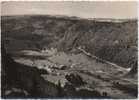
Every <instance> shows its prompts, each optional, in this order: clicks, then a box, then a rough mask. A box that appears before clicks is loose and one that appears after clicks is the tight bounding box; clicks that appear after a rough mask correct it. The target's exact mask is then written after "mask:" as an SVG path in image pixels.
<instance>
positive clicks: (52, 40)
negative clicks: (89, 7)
mask: <svg viewBox="0 0 139 100" xmlns="http://www.w3.org/2000/svg"><path fill="white" fill-rule="evenodd" d="M1 22H2V24H1V28H2V41H4V43H5V44H6V47H7V50H8V52H11V53H12V52H16V51H19V50H24V49H33V50H40V49H43V48H44V47H56V48H58V49H59V50H63V51H69V50H72V49H73V48H76V47H83V48H84V49H85V50H86V51H88V52H90V53H91V54H93V55H95V56H98V57H100V58H102V59H105V60H108V61H111V62H114V63H116V64H118V65H120V66H122V67H132V66H137V65H136V62H137V40H138V39H137V32H138V31H137V26H138V25H137V19H102V18H94V19H82V18H78V17H75V16H73V17H67V16H51V15H24V16H2V17H1Z"/></svg>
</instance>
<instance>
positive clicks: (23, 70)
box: [2, 48, 60, 98]
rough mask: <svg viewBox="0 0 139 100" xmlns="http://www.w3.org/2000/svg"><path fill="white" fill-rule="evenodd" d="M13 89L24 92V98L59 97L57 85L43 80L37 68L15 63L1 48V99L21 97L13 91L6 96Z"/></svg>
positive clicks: (17, 92)
mask: <svg viewBox="0 0 139 100" xmlns="http://www.w3.org/2000/svg"><path fill="white" fill-rule="evenodd" d="M13 88H17V89H20V90H25V91H27V92H28V94H29V95H24V97H26V96H27V97H31V98H36V97H59V96H60V93H59V89H60V87H58V86H57V85H55V84H53V83H51V82H49V81H47V80H44V79H43V78H42V77H41V76H40V73H39V70H38V69H37V68H33V67H29V66H26V65H22V64H19V63H16V62H15V61H14V60H13V59H12V58H11V57H10V56H9V55H8V54H7V53H6V51H5V50H4V48H2V97H3V98H8V97H14V96H15V97H18V96H17V94H18V95H20V94H21V95H20V97H23V94H24V93H22V92H21V91H20V92H19V91H16V92H15V91H13V92H11V93H8V94H6V92H7V91H8V90H9V89H10V90H11V91H12V89H13Z"/></svg>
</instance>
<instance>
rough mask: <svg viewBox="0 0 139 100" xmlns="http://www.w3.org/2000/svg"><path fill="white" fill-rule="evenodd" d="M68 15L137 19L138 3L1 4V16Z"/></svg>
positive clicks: (17, 2) (14, 2)
mask: <svg viewBox="0 0 139 100" xmlns="http://www.w3.org/2000/svg"><path fill="white" fill-rule="evenodd" d="M26 14H29V15H31V14H44V15H46V14H47V15H48V14H50V15H67V16H77V17H82V18H118V19H119V18H120V19H124V18H137V15H138V14H137V2H136V1H133V2H132V1H130V2H124V1H115V2H110V1H105V2H104V1H99V2H96V1H92V2H72V1H70V2H68V1H65V2H64V1H61V2H50V1H47V2H46V1H41V2H39V1H38V2H35V1H34V2H27V1H26V2H25V1H24V2H23V1H22V2H21V1H8V2H2V3H1V15H26Z"/></svg>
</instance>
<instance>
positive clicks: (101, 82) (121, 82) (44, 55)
mask: <svg viewBox="0 0 139 100" xmlns="http://www.w3.org/2000/svg"><path fill="white" fill-rule="evenodd" d="M75 51H76V52H75ZM75 51H73V52H70V53H65V52H57V50H55V49H48V50H46V51H40V52H38V51H31V50H24V51H21V52H19V53H18V54H16V56H14V57H13V58H14V59H15V61H16V62H18V63H22V64H25V65H29V66H32V67H33V66H36V67H37V68H38V69H44V70H46V71H47V72H48V73H49V74H42V75H41V76H42V77H43V78H44V79H45V80H48V81H50V82H52V83H54V84H58V82H59V81H60V83H61V84H62V86H64V85H65V83H66V82H68V80H66V79H65V76H66V75H67V74H70V73H76V74H78V75H80V76H81V77H82V78H83V80H84V81H85V82H86V83H87V84H85V85H83V86H79V87H76V89H91V90H97V91H99V92H100V93H101V94H103V93H107V95H108V97H110V98H121V99H125V98H126V99H129V98H130V99H131V98H136V97H137V78H136V79H135V78H130V77H126V76H125V75H126V74H127V73H128V71H129V70H128V69H126V68H122V67H120V66H117V65H115V64H110V63H106V62H103V61H101V60H99V59H98V58H95V57H93V56H89V55H87V54H86V53H85V52H83V51H81V50H79V49H77V50H75Z"/></svg>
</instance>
